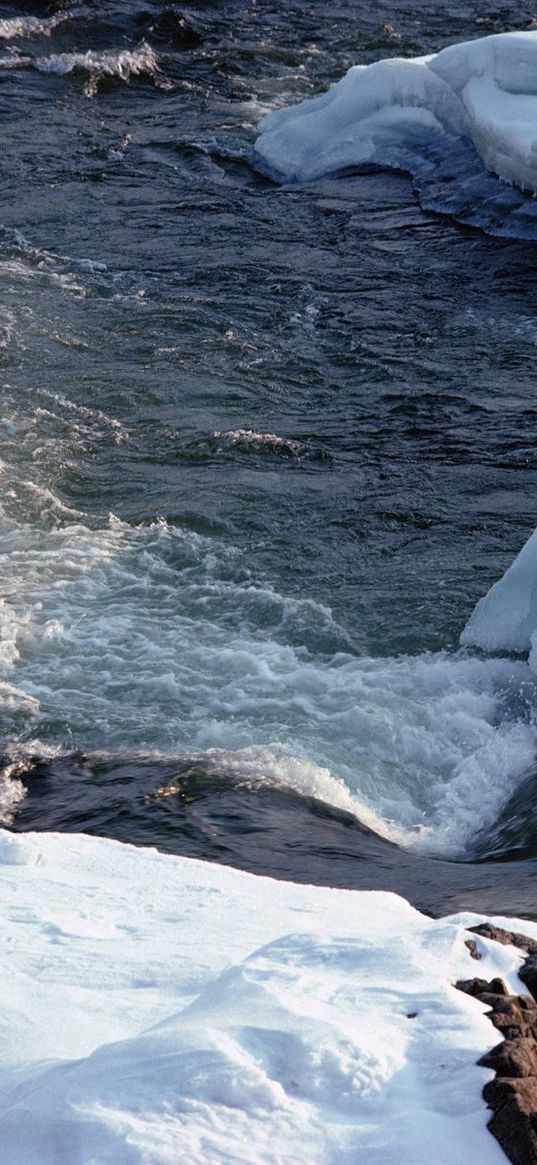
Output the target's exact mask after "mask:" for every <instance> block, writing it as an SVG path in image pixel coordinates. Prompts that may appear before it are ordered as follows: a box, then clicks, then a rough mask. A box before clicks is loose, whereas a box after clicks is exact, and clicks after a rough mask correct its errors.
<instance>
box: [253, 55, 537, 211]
mask: <svg viewBox="0 0 537 1165" xmlns="http://www.w3.org/2000/svg"><path fill="white" fill-rule="evenodd" d="M438 134H441V135H446V134H448V135H450V137H451V138H452V139H461V138H465V137H467V138H470V139H471V141H472V142H473V144H474V146H475V149H476V150H477V152H478V154H479V156H480V157H481V159H482V160H483V162H484V163H485V166H486V167H487V168H488V169H489V170H491V171H493V173H494V174H496V175H498V176H499V177H500V178H503V179H505V180H506V181H507V182H510V183H515V184H516V185H517V186H519V187H521V188H522V189H524V190H528V191H532V192H533V193H535V192H537V32H510V33H502V34H500V35H497V36H488V37H483V38H481V39H479V40H475V41H469V42H466V43H463V44H458V45H452V46H450V47H449V48H447V49H444V50H443V51H442V52H439V53H437V54H436V55H435V56H429V57H416V58H414V59H410V60H405V59H403V58H395V59H390V60H382V61H378V62H376V63H375V64H373V65H355V66H354V67H353V68H351V69H349V71H348V73H347V74H346V76H345V77H343V79H342V80H341V81H339V83H338V84H337V85H334V86H333V88H331V89H330V90H329V91H328V92H327V93H325V94H323V95H322V96H320V97H316V98H314V99H313V100H309V101H304V102H302V103H301V104H300V105H297V106H294V107H293V108H291V109H283V110H278V111H276V112H274V113H272V114H270V115H269V116H268V117H267V118H266V119H265V120H264V121H263V122H262V123H261V134H260V137H259V138H258V141H257V144H256V150H257V152H258V154H259V155H260V156H261V157H262V159H263V160H264V162H265V163H266V164H268V167H269V169H270V170H271V171H272V172H274V173H276V174H278V175H280V176H284V177H285V178H288V179H290V178H294V179H298V180H299V181H309V180H311V179H314V178H318V177H320V176H321V175H325V174H329V173H334V172H335V171H341V170H345V169H347V168H349V167H353V166H354V167H355V166H360V165H365V164H378V165H388V166H389V165H395V166H402V167H403V168H405V169H408V170H409V171H410V172H411V173H414V172H415V171H416V167H417V166H418V162H417V155H416V154H415V146H416V143H417V142H418V141H419V140H420V139H423V138H429V139H430V138H431V135H432V136H433V137H434V136H437V135H438Z"/></svg>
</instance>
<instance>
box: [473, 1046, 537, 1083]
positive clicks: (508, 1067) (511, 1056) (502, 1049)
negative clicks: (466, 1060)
mask: <svg viewBox="0 0 537 1165" xmlns="http://www.w3.org/2000/svg"><path fill="white" fill-rule="evenodd" d="M478 1063H479V1064H481V1065H482V1066H483V1067H484V1068H494V1071H495V1072H496V1074H497V1075H498V1076H502V1077H503V1076H515V1077H528V1076H537V1043H536V1041H535V1040H534V1038H533V1036H531V1035H529V1036H518V1037H517V1038H515V1039H509V1040H508V1039H504V1040H502V1042H501V1044H496V1047H495V1048H492V1050H491V1051H490V1052H487V1053H486V1055H484V1056H482V1057H481V1059H480V1060H479V1061H478ZM535 1085H536V1090H537V1080H536V1081H535ZM536 1097H537V1091H536Z"/></svg>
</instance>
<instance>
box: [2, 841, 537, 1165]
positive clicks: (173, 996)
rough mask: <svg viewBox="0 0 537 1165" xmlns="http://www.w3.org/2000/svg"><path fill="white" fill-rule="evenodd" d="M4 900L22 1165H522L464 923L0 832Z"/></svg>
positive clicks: (509, 957)
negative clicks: (466, 983) (490, 1113)
mask: <svg viewBox="0 0 537 1165" xmlns="http://www.w3.org/2000/svg"><path fill="white" fill-rule="evenodd" d="M0 899H1V906H2V917H3V920H4V921H3V929H2V944H1V952H2V953H1V959H2V989H3V1006H2V1010H1V1013H0V1039H1V1043H2V1050H3V1066H2V1069H1V1070H0V1138H1V1143H2V1162H3V1165H21V1163H22V1162H24V1165H61V1163H63V1162H68V1163H69V1165H90V1163H95V1162H96V1161H98V1162H99V1165H108V1163H112V1162H113V1165H142V1163H143V1165H148V1162H151V1165H172V1162H173V1165H177V1161H179V1160H180V1161H181V1163H182V1165H222V1162H223V1161H229V1162H233V1163H234V1165H241V1163H244V1165H303V1163H304V1162H305V1161H307V1162H308V1165H320V1163H321V1162H322V1163H323V1165H351V1162H357V1161H362V1160H367V1161H368V1162H369V1163H370V1165H381V1163H382V1165H402V1163H403V1162H404V1165H422V1163H423V1165H430V1162H431V1161H434V1162H435V1165H460V1162H461V1161H463V1160H465V1159H466V1156H467V1147H468V1144H470V1143H471V1145H472V1160H473V1161H474V1162H475V1163H476V1165H502V1163H503V1165H505V1158H504V1156H503V1154H502V1152H501V1150H500V1149H499V1147H498V1146H497V1144H496V1142H495V1141H494V1140H493V1138H492V1137H491V1136H490V1134H489V1133H488V1131H487V1129H486V1121H487V1111H486V1108H485V1105H484V1102H483V1100H482V1097H481V1089H482V1086H483V1083H484V1081H485V1080H486V1079H487V1078H488V1077H490V1075H491V1073H490V1072H488V1071H487V1070H485V1069H480V1068H478V1067H477V1066H476V1063H475V1061H476V1060H477V1059H478V1057H479V1055H480V1054H481V1053H482V1052H483V1051H484V1050H485V1049H486V1048H488V1047H490V1046H491V1045H492V1044H493V1043H494V1042H495V1040H496V1033H495V1032H494V1029H493V1028H492V1026H491V1025H490V1022H489V1020H488V1019H487V1018H486V1017H485V1015H484V1014H483V1013H484V1008H483V1007H482V1005H481V1004H479V1003H477V1002H476V1001H475V1000H473V999H470V998H469V997H468V996H466V995H463V994H461V993H460V992H458V991H457V990H456V989H455V988H454V987H453V985H452V984H453V983H454V981H455V980H456V979H457V978H469V977H471V976H472V975H473V974H474V973H475V969H476V966H477V964H476V963H475V962H473V961H472V959H471V957H470V953H469V951H468V948H467V947H466V946H465V941H464V940H465V938H466V937H467V935H466V932H465V930H464V929H463V925H462V921H466V919H464V920H461V919H452V920H450V919H447V920H446V919H444V920H441V921H433V920H431V919H428V918H425V917H424V916H422V915H420V914H419V913H418V912H417V911H416V910H414V909H413V908H412V907H411V906H409V904H408V903H407V902H405V901H404V900H403V899H401V898H398V897H397V896H395V895H392V894H386V893H370V892H369V893H368V892H363V893H356V892H351V891H345V890H335V889H328V888H322V887H321V888H319V887H311V886H301V885H294V884H291V883H285V882H278V883H274V882H273V881H271V880H270V879H266V878H255V877H253V876H252V875H250V874H245V873H243V872H240V871H236V870H232V869H226V868H224V867H220V866H214V865H209V864H205V863H202V862H199V861H195V860H192V859H186V858H174V857H170V856H167V855H163V854H159V853H157V852H156V851H153V850H141V849H135V848H132V847H129V846H124V845H120V844H119V843H116V842H111V841H104V840H100V839H95V838H89V837H85V836H80V835H71V836H69V835H56V834H33V835H28V834H26V835H20V836H14V835H10V834H8V833H6V832H0ZM523 928H524V929H525V930H526V931H527V930H528V929H529V930H531V929H532V928H531V924H527V923H524V924H523ZM533 929H534V930H536V931H537V928H535V927H534V928H533ZM476 941H477V943H478V946H479V948H480V951H481V953H482V955H483V958H482V961H481V962H480V963H479V974H480V975H483V976H484V977H487V978H490V977H492V976H494V975H496V974H500V975H502V976H503V977H504V978H505V979H507V981H508V983H510V985H511V987H512V988H513V989H514V990H516V989H517V983H516V969H517V967H518V966H519V962H520V955H519V954H518V953H516V952H515V951H514V950H512V949H511V948H504V947H500V946H498V945H497V944H494V943H488V942H487V941H486V940H485V939H481V938H479V939H477V940H476Z"/></svg>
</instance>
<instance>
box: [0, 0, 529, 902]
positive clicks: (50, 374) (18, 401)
mask: <svg viewBox="0 0 537 1165" xmlns="http://www.w3.org/2000/svg"><path fill="white" fill-rule="evenodd" d="M532 21H533V15H532V9H531V7H530V6H529V5H525V4H522V3H507V4H504V5H502V6H501V7H498V8H497V9H496V8H491V9H490V11H489V10H487V12H486V13H484V12H483V9H482V6H478V5H476V4H473V3H469V4H468V3H461V2H459V0H457V2H456V3H453V4H451V5H450V6H449V10H446V8H445V7H443V6H439V5H436V4H421V5H416V4H413V5H406V4H401V3H395V2H391V3H386V4H384V3H383V4H380V5H375V6H371V5H367V4H364V3H362V2H360V3H358V2H357V3H353V2H351V0H345V2H342V0H337V2H336V3H331V4H327V3H324V2H322V0H321V2H318V3H314V4H312V3H304V2H300V3H299V2H297V0H293V2H291V3H285V4H284V3H283V2H281V0H280V2H277V0H274V2H272V3H268V2H267V3H265V2H263V0H259V2H256V0H244V2H242V0H232V2H226V3H223V0H215V2H213V3H209V2H203V3H202V2H201V0H198V2H197V3H191V4H189V5H188V7H185V8H181V9H179V7H178V6H175V5H164V4H160V3H144V4H142V3H138V2H137V0H136V2H133V3H130V2H129V3H127V0H119V2H118V3H112V2H110V3H105V2H104V0H97V2H95V3H92V2H90V3H86V4H76V3H71V2H66V3H57V4H50V5H47V4H30V3H28V4H18V5H13V4H12V5H2V6H1V8H0V111H1V118H2V129H3V134H2V142H3V150H2V180H1V183H0V224H1V225H0V276H1V279H0V362H1V364H0V383H1V406H0V473H1V479H2V487H3V488H2V493H1V525H0V536H1V545H0V575H1V580H2V585H1V595H2V599H1V604H0V637H1V638H0V648H1V652H0V658H1V676H0V701H1V702H0V714H1V717H2V726H3V736H2V739H3V761H2V766H3V775H2V783H1V792H0V802H1V806H2V814H3V821H4V823H5V824H7V825H8V826H10V827H12V828H14V829H29V828H31V829H57V830H62V829H68V830H73V829H76V830H85V831H87V832H96V833H102V834H105V835H109V836H113V837H117V838H119V839H120V840H123V841H131V842H135V843H138V844H150V845H156V846H160V847H161V848H164V849H167V850H170V851H172V852H177V853H188V854H193V855H195V856H198V857H206V858H209V859H210V860H217V861H224V862H229V863H231V864H234V865H239V866H244V867H245V868H248V869H254V870H258V871H261V872H265V873H270V874H274V875H276V876H279V877H290V878H296V879H299V880H302V881H319V882H326V883H327V884H336V885H348V886H361V887H366V888H367V887H377V886H382V887H389V888H391V889H394V890H399V891H400V892H402V893H404V894H405V895H407V896H408V897H409V898H410V899H411V900H412V901H414V902H416V904H417V905H419V906H422V907H424V908H425V909H428V910H431V911H434V912H443V911H445V910H447V909H449V908H452V907H453V908H459V907H462V906H471V907H475V908H477V909H487V910H495V911H500V912H514V913H517V914H527V915H531V916H533V917H535V892H534V890H535V871H536V861H537V805H536V797H535V792H534V771H535V758H536V755H537V730H536V727H535V711H536V708H537V692H536V683H537V681H536V678H535V676H534V674H533V673H532V672H531V671H530V669H529V668H528V665H527V663H526V661H525V660H524V659H517V658H510V657H507V656H505V657H500V656H497V657H488V656H486V655H484V654H481V653H479V652H477V651H468V650H464V651H463V650H462V649H460V648H459V646H458V643H459V635H460V632H461V630H462V628H463V626H464V624H465V622H466V620H467V618H468V616H469V615H470V613H471V611H472V609H473V607H474V604H475V602H476V601H477V600H478V599H479V598H480V596H481V595H483V594H484V593H485V592H486V591H487V589H488V588H489V587H490V585H491V584H492V582H493V581H494V580H495V579H496V578H498V577H499V576H500V575H501V574H502V572H503V571H504V570H505V569H506V567H507V566H508V565H509V563H510V561H511V560H512V559H513V557H514V556H515V554H516V553H517V552H518V550H519V549H520V547H521V546H522V544H523V542H524V541H525V539H526V538H527V537H528V535H529V534H530V533H531V531H532V530H533V528H534V526H535V523H536V513H537V510H536V507H535V500H534V499H535V496H536V489H535V487H536V481H537V454H536V449H535V424H536V420H537V398H536V395H535V393H536V390H535V383H536V381H535V372H536V367H537V276H536V258H537V250H536V248H537V231H536V232H535V240H536V241H535V242H534V241H533V239H532V237H531V232H529V234H530V237H525V238H520V239H519V238H516V237H513V238H500V237H497V234H496V233H490V232H491V229H492V228H491V221H492V220H491V216H490V215H489V218H488V219H487V220H486V221H485V220H484V221H483V227H484V228H485V229H479V227H478V226H476V225H475V224H474V225H472V226H469V225H467V222H468V219H469V217H470V218H471V217H472V216H471V215H470V216H469V215H468V214H466V212H465V213H462V210H461V201H460V198H459V202H458V203H457V214H456V217H454V215H453V213H450V211H451V212H453V200H451V203H450V195H449V192H446V197H445V206H443V205H442V197H443V194H442V189H441V188H439V187H438V186H437V187H436V188H435V192H434V199H432V198H431V197H430V191H429V192H428V193H427V192H425V193H424V191H423V190H420V189H415V188H414V187H413V185H412V183H411V181H410V179H409V178H408V177H407V176H405V175H404V174H402V173H382V172H380V171H378V170H374V169H371V170H370V171H369V172H363V173H360V174H345V175H340V176H338V177H333V178H326V179H322V180H319V181H317V182H314V183H313V182H312V183H309V184H294V185H293V184H278V183H276V182H273V181H272V180H271V179H270V177H268V176H267V175H266V174H265V173H263V168H262V167H260V166H259V165H258V164H257V161H256V156H255V149H254V147H255V138H256V133H257V128H256V127H257V126H258V124H259V122H260V120H261V118H262V117H263V115H264V114H265V113H267V112H270V111H271V110H273V109H275V108H278V107H280V106H283V105H287V104H291V103H293V102H296V101H299V100H301V99H303V98H304V97H308V96H310V95H313V94H315V93H317V92H321V91H323V90H324V89H325V88H326V87H327V85H329V84H330V83H331V82H334V81H337V80H338V79H339V77H340V76H341V75H342V73H343V72H344V71H345V70H346V69H347V68H348V67H349V66H350V65H351V64H353V63H367V62H369V61H372V60H374V59H377V58H379V57H387V56H398V55H402V56H409V55H416V54H421V53H425V52H433V51H436V50H438V49H440V48H442V47H444V46H445V45H447V44H450V43H453V42H454V41H457V40H462V39H470V38H472V37H477V36H483V35H485V34H487V33H488V32H502V31H507V30H509V29H512V28H520V29H524V28H529V27H532ZM488 181H489V182H493V183H496V179H492V178H491V179H488ZM497 185H498V186H499V185H500V184H499V183H497ZM459 193H460V192H459ZM433 203H434V206H435V210H434V211H433V210H431V209H430V206H431V205H432V204H433ZM442 210H444V211H445V213H440V211H442ZM495 214H496V210H495ZM473 217H474V218H475V214H474V216H473ZM461 220H463V221H461ZM464 220H466V221H464ZM527 234H528V232H526V235H527Z"/></svg>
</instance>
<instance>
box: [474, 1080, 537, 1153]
mask: <svg viewBox="0 0 537 1165" xmlns="http://www.w3.org/2000/svg"><path fill="white" fill-rule="evenodd" d="M483 1096H484V1098H485V1100H486V1102H487V1104H488V1105H489V1107H490V1108H492V1110H493V1113H494V1115H493V1116H492V1118H491V1120H490V1121H489V1125H488V1127H489V1129H490V1131H491V1133H492V1134H493V1136H495V1137H496V1140H497V1141H499V1143H500V1145H501V1147H502V1149H503V1151H504V1153H506V1154H507V1156H508V1157H509V1160H510V1161H512V1162H513V1165H534V1163H535V1162H536V1161H537V1080H536V1079H535V1077H534V1076H532V1077H530V1078H529V1079H523V1080H513V1079H510V1080H504V1079H496V1080H491V1081H490V1082H489V1083H488V1084H486V1085H485V1087H484V1089H483Z"/></svg>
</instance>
